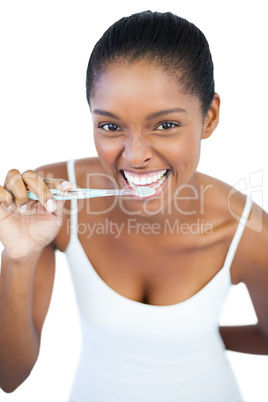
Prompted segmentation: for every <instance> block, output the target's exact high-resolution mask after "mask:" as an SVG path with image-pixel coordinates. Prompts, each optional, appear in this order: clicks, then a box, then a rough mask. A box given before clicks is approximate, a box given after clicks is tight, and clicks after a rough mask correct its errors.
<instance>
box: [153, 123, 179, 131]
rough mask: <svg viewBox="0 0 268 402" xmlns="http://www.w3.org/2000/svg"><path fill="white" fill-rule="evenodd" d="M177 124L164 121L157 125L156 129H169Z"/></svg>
mask: <svg viewBox="0 0 268 402" xmlns="http://www.w3.org/2000/svg"><path fill="white" fill-rule="evenodd" d="M177 126H179V124H175V123H172V122H171V121H164V122H163V123H161V124H160V125H159V126H157V130H170V129H171V128H173V127H177Z"/></svg>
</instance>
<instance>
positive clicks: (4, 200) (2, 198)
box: [0, 186, 13, 207]
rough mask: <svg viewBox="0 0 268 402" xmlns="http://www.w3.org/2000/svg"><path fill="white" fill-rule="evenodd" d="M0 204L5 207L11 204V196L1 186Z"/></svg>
mask: <svg viewBox="0 0 268 402" xmlns="http://www.w3.org/2000/svg"><path fill="white" fill-rule="evenodd" d="M0 202H1V203H5V204H6V206H7V207H8V206H10V205H11V204H12V202H13V198H12V195H11V194H10V193H9V192H8V191H7V190H6V189H4V188H3V187H2V186H0Z"/></svg>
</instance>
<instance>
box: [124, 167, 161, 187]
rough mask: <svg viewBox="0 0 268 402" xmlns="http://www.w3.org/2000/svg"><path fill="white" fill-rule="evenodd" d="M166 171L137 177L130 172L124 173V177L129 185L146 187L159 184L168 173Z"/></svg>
mask: <svg viewBox="0 0 268 402" xmlns="http://www.w3.org/2000/svg"><path fill="white" fill-rule="evenodd" d="M166 171H167V170H166V169H165V170H160V171H159V172H154V173H151V174H144V175H139V176H135V175H133V174H132V173H129V172H124V175H125V177H126V179H127V181H128V182H129V184H136V185H137V184H139V185H146V184H152V183H155V182H157V181H158V180H159V179H161V177H162V176H163V175H164V174H165V173H166Z"/></svg>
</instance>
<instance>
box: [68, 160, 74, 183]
mask: <svg viewBox="0 0 268 402" xmlns="http://www.w3.org/2000/svg"><path fill="white" fill-rule="evenodd" d="M74 164H75V159H69V160H68V161H67V172H68V180H69V182H71V183H72V184H73V185H74V186H76V177H75V170H74Z"/></svg>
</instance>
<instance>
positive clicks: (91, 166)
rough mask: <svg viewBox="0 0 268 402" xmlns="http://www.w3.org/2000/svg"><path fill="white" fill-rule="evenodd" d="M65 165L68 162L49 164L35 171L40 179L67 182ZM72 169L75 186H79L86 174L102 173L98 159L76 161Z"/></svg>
mask: <svg viewBox="0 0 268 402" xmlns="http://www.w3.org/2000/svg"><path fill="white" fill-rule="evenodd" d="M67 163H68V161H62V162H56V163H51V164H48V165H43V166H40V167H38V168H36V169H35V171H36V172H37V173H38V174H39V176H41V177H42V178H61V179H64V180H69V177H68V169H67ZM74 169H75V176H76V182H77V184H79V183H80V181H81V182H83V181H84V177H85V176H86V175H87V173H89V174H95V173H101V172H102V171H103V168H102V166H101V164H100V162H99V159H98V158H84V159H77V160H75V163H74ZM79 185H80V184H79Z"/></svg>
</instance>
